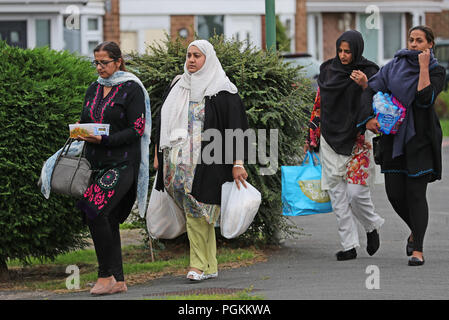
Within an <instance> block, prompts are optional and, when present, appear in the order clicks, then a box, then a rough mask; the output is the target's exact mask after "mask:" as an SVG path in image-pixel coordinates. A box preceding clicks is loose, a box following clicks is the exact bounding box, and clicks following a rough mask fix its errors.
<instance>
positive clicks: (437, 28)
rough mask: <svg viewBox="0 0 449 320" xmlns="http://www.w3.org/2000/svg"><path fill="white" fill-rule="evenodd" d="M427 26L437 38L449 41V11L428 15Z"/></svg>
mask: <svg viewBox="0 0 449 320" xmlns="http://www.w3.org/2000/svg"><path fill="white" fill-rule="evenodd" d="M426 25H428V26H429V27H431V28H432V30H433V32H434V33H435V37H439V38H444V39H449V10H444V11H442V12H438V13H434V12H429V13H426Z"/></svg>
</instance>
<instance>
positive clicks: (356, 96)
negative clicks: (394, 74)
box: [318, 30, 379, 155]
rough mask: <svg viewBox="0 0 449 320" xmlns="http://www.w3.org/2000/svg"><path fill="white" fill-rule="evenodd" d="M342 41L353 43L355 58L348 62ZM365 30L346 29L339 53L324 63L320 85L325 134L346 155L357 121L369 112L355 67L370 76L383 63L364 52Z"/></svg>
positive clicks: (349, 148) (321, 69)
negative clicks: (343, 58)
mask: <svg viewBox="0 0 449 320" xmlns="http://www.w3.org/2000/svg"><path fill="white" fill-rule="evenodd" d="M342 41H346V42H348V43H349V47H350V48H351V53H352V62H351V63H350V64H347V65H344V64H342V63H341V61H340V58H339V57H338V48H339V47H340V44H341V42H342ZM363 49H364V42H363V37H362V34H361V33H360V32H358V31H355V30H349V31H346V32H344V33H343V34H342V35H341V36H340V37H339V38H338V40H337V44H336V56H335V58H332V59H330V60H327V61H326V62H324V63H323V64H322V65H321V67H320V75H319V77H318V85H319V87H320V96H321V116H320V118H321V134H322V135H323V137H324V139H325V140H326V142H327V143H328V144H329V145H330V146H331V147H332V149H333V150H334V151H335V152H336V153H338V154H342V155H350V154H351V152H352V148H353V146H354V143H355V140H356V138H357V131H358V128H357V124H360V123H361V122H363V121H364V120H366V119H364V118H363V117H364V116H365V115H364V114H363V112H361V99H360V98H361V95H362V92H363V89H362V88H361V87H360V86H359V85H358V84H357V83H355V82H354V81H353V80H351V78H350V77H349V76H350V75H351V73H352V71H353V70H360V71H362V72H363V73H365V74H366V76H367V78H368V79H369V78H370V77H371V76H373V75H374V74H376V73H377V71H378V70H379V67H378V66H377V65H376V64H375V63H374V62H371V61H369V60H367V59H365V58H364V57H363V56H362V54H363Z"/></svg>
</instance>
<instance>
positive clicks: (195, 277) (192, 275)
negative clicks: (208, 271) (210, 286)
mask: <svg viewBox="0 0 449 320" xmlns="http://www.w3.org/2000/svg"><path fill="white" fill-rule="evenodd" d="M187 279H189V280H191V281H201V280H205V279H206V277H205V276H204V272H201V273H198V272H196V271H193V270H191V271H189V273H187Z"/></svg>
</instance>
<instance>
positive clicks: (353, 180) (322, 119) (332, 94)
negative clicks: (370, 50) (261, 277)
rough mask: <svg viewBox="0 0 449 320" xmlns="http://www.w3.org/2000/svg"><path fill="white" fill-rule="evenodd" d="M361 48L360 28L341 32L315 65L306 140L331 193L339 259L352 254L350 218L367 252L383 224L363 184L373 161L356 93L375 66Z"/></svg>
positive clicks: (353, 239) (373, 247) (372, 249)
mask: <svg viewBox="0 0 449 320" xmlns="http://www.w3.org/2000/svg"><path fill="white" fill-rule="evenodd" d="M363 48H364V42H363V38H362V35H361V34H360V32H358V31H355V30H350V31H346V32H345V33H343V34H342V35H341V36H340V37H339V38H338V40H337V44H336V51H337V52H336V56H335V58H332V59H330V60H327V61H326V62H324V63H323V64H322V65H321V67H320V75H319V77H318V86H319V88H318V93H317V97H316V99H315V105H314V110H313V112H312V117H311V122H310V130H309V138H308V141H307V145H306V149H307V148H311V149H314V150H315V151H317V150H318V149H319V151H320V158H321V164H322V180H321V188H322V189H323V190H327V191H328V193H329V196H330V198H331V203H332V208H333V212H334V213H335V215H336V217H337V224H338V233H339V235H340V239H341V245H342V247H343V251H339V252H338V253H337V255H336V256H337V260H339V261H341V260H349V259H354V258H356V257H357V252H356V249H355V248H356V247H358V246H360V245H359V239H358V232H357V223H356V220H358V221H359V222H360V223H361V224H362V225H363V227H364V229H365V231H366V232H367V239H368V240H367V251H368V254H369V255H373V254H374V253H375V252H376V251H377V250H378V248H379V245H380V244H379V234H378V230H379V228H380V227H381V226H382V224H383V223H384V219H383V218H381V217H380V216H379V215H378V214H377V213H375V212H374V205H373V203H372V201H371V195H370V190H369V187H368V183H369V182H370V180H368V178H372V177H370V176H371V175H370V172H369V171H372V170H371V169H373V164H372V161H371V160H372V156H371V152H370V148H371V145H370V143H369V142H367V141H369V140H370V137H365V135H364V134H363V133H364V124H365V123H366V121H368V120H369V119H370V117H372V112H370V111H366V110H363V109H362V108H361V95H362V92H363V90H364V89H366V88H367V87H368V79H369V78H370V77H371V76H373V75H374V74H375V73H376V72H377V71H378V70H379V67H378V66H377V65H376V64H375V63H373V62H371V61H369V60H367V59H365V58H364V57H363V56H362V53H363ZM365 138H366V139H367V141H365Z"/></svg>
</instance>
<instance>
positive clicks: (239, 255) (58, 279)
mask: <svg viewBox="0 0 449 320" xmlns="http://www.w3.org/2000/svg"><path fill="white" fill-rule="evenodd" d="M122 256H123V269H124V274H125V280H126V282H127V284H128V285H134V284H139V283H144V282H146V281H149V280H152V279H156V278H159V277H162V276H164V275H167V274H173V275H182V274H186V273H187V270H188V267H189V249H188V247H187V246H186V245H185V244H177V245H173V246H171V247H167V248H165V250H162V251H156V252H155V261H152V259H151V252H150V250H149V249H148V248H146V247H145V246H143V245H130V246H125V247H124V248H123V250H122ZM265 260H266V255H265V254H264V253H263V251H261V250H258V249H256V248H253V247H251V248H237V249H233V248H228V247H221V248H218V249H217V261H218V264H219V268H220V269H228V268H237V267H241V266H246V265H250V264H253V263H255V262H259V261H265ZM70 265H76V266H77V267H78V268H79V271H80V289H79V290H75V291H86V290H90V288H91V286H92V285H93V283H94V282H95V281H96V279H97V259H96V255H95V251H94V250H93V249H84V250H78V251H74V252H70V253H66V254H61V255H59V256H57V257H56V258H55V260H54V261H45V260H44V261H40V260H38V259H31V261H30V264H29V265H27V266H22V265H21V263H20V262H19V261H17V260H12V261H9V262H8V268H9V270H10V274H11V276H12V280H11V281H9V282H7V283H0V290H5V289H6V290H7V289H10V290H45V291H53V292H58V293H63V292H69V290H68V289H67V287H66V279H67V277H68V276H69V273H66V268H67V266H70ZM73 291H74V290H70V292H73ZM242 294H244V293H242ZM233 296H236V297H237V298H239V297H240V299H243V298H244V296H240V295H238V294H237V295H230V296H229V297H227V298H229V299H231V298H232V297H233ZM248 296H249V295H248ZM221 298H224V299H225V298H226V297H223V296H222V295H220V299H221ZM203 299H206V297H203Z"/></svg>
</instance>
